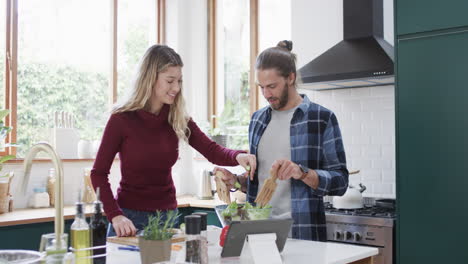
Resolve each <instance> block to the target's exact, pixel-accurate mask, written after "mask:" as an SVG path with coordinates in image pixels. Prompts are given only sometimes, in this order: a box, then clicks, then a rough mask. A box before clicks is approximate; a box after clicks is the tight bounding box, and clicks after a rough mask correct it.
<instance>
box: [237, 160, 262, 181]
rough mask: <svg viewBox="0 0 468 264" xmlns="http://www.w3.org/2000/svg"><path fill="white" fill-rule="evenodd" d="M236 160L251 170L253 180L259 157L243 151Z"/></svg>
mask: <svg viewBox="0 0 468 264" xmlns="http://www.w3.org/2000/svg"><path fill="white" fill-rule="evenodd" d="M236 160H237V162H238V163H239V165H241V166H242V167H244V169H245V170H246V171H248V172H249V175H250V180H252V181H253V178H254V174H255V169H256V168H257V158H256V157H255V155H252V154H246V153H241V154H238V155H237V156H236Z"/></svg>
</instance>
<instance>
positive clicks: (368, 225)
mask: <svg viewBox="0 0 468 264" xmlns="http://www.w3.org/2000/svg"><path fill="white" fill-rule="evenodd" d="M385 200H386V201H387V203H384V205H385V207H382V206H380V205H376V203H375V200H374V199H372V198H366V201H365V205H364V208H361V209H352V210H344V209H335V208H333V206H332V205H331V204H330V203H325V215H326V221H327V240H328V241H333V242H339V243H349V244H355V245H363V246H370V247H377V248H378V249H379V254H378V255H377V256H374V263H375V264H394V263H395V219H396V214H395V207H394V205H395V201H394V200H389V199H385ZM377 201H379V200H377ZM388 201H390V202H388ZM389 204H390V205H389Z"/></svg>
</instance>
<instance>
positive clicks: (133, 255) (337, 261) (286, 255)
mask: <svg viewBox="0 0 468 264" xmlns="http://www.w3.org/2000/svg"><path fill="white" fill-rule="evenodd" d="M118 246H121V245H118V244H113V243H108V254H109V255H108V257H107V263H113V264H124V263H135V264H138V263H141V262H140V253H139V252H135V251H127V250H119V249H118ZM221 250H222V248H221V247H220V246H219V245H218V243H212V244H211V245H210V246H209V247H208V255H209V261H208V262H209V263H223V264H224V263H253V262H252V258H250V257H248V256H241V257H230V258H223V259H221ZM377 254H378V249H377V248H373V247H363V246H355V245H350V244H339V243H332V242H316V241H306V240H297V239H288V240H287V242H286V245H285V248H284V250H283V252H282V253H281V257H282V259H283V263H294V264H298V263H311V262H313V263H315V264H344V263H359V264H365V263H372V256H375V255H377ZM180 255H181V256H180ZM184 256H185V253H184V251H183V250H180V251H172V254H171V263H183V261H182V262H181V261H179V260H180V259H184Z"/></svg>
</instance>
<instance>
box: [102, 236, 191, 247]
mask: <svg viewBox="0 0 468 264" xmlns="http://www.w3.org/2000/svg"><path fill="white" fill-rule="evenodd" d="M171 241H172V243H179V242H183V241H185V235H175V236H173V237H172V239H171ZM107 242H111V243H116V244H121V245H129V246H138V237H136V236H132V237H117V236H112V237H108V238H107Z"/></svg>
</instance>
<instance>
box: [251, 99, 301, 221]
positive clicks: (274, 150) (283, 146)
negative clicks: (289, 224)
mask: <svg viewBox="0 0 468 264" xmlns="http://www.w3.org/2000/svg"><path fill="white" fill-rule="evenodd" d="M296 108H297V107H295V108H293V109H289V110H286V111H276V110H272V111H271V120H270V123H269V124H268V126H267V128H266V129H265V131H264V133H263V135H262V137H261V139H260V143H259V145H258V154H257V158H258V180H259V183H258V191H259V192H260V190H261V188H262V186H263V183H264V182H265V180H266V179H267V178H268V177H270V169H271V165H273V162H274V161H275V160H278V159H288V160H291V142H290V128H291V119H292V116H293V114H294V111H295V110H296ZM276 183H277V184H278V185H277V187H276V190H275V192H274V193H273V196H272V198H271V200H270V203H269V204H270V205H271V206H272V207H273V209H272V212H271V216H272V218H277V219H285V218H291V180H285V181H282V180H279V179H278V180H277V181H276Z"/></svg>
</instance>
